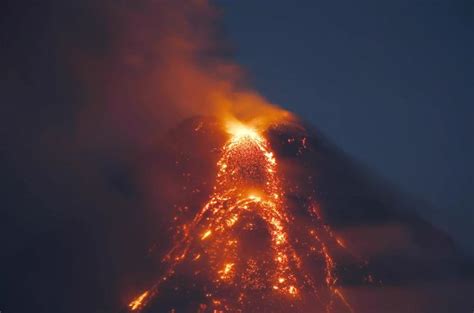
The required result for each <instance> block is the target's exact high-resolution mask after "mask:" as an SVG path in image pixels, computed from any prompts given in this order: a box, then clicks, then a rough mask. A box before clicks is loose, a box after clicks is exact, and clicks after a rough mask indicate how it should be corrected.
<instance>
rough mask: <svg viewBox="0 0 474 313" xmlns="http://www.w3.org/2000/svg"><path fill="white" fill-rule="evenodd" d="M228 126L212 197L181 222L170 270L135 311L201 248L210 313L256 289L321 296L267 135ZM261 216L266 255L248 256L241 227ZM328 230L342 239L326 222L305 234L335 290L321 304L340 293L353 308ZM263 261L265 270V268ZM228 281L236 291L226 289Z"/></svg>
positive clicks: (317, 220)
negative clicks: (298, 245)
mask: <svg viewBox="0 0 474 313" xmlns="http://www.w3.org/2000/svg"><path fill="white" fill-rule="evenodd" d="M229 129H230V131H229V132H230V134H231V137H230V139H229V140H228V141H227V142H226V143H225V145H224V147H223V148H222V155H221V158H220V160H219V161H218V163H217V167H218V172H217V177H216V182H215V185H214V191H213V194H212V196H211V197H210V199H209V200H208V202H207V203H206V204H205V205H204V206H203V207H202V209H201V210H200V211H199V212H198V213H197V214H196V216H195V217H194V219H193V220H192V222H190V223H189V224H187V225H182V229H183V233H184V235H183V236H182V239H181V240H179V242H177V243H176V244H175V245H174V247H173V248H172V250H171V251H170V252H169V253H168V254H167V255H166V256H165V260H166V261H167V262H169V267H168V271H167V272H166V273H165V274H164V275H163V276H162V277H161V278H160V279H159V280H158V282H157V283H156V284H155V285H154V286H153V287H152V288H151V289H150V290H148V291H145V292H143V293H142V294H141V295H139V296H138V297H137V298H136V299H135V300H133V301H132V302H131V303H130V304H129V309H130V311H135V312H136V311H141V310H142V309H143V308H145V307H146V306H147V304H148V303H149V302H150V301H151V300H152V299H153V298H155V297H156V296H158V290H159V288H160V285H161V284H163V283H164V282H165V281H167V280H169V279H170V278H171V276H173V275H174V274H175V271H176V267H177V265H178V264H180V263H182V262H183V261H184V260H188V261H190V262H197V261H198V260H199V259H200V258H201V256H202V255H205V256H206V257H207V260H208V263H209V264H208V266H209V267H210V269H211V272H212V273H213V274H212V275H213V277H212V278H210V279H211V281H212V284H213V289H212V290H210V291H209V293H208V296H209V297H210V300H211V301H210V307H208V308H209V309H211V311H210V312H229V311H230V312H234V311H235V312H242V308H244V307H245V305H246V301H248V300H246V299H248V298H249V296H250V294H251V293H253V292H263V293H271V294H272V295H275V296H277V297H282V298H284V301H289V302H298V301H302V298H303V295H304V296H307V295H308V294H311V295H312V297H313V298H315V299H319V301H322V300H321V299H320V294H319V290H318V288H319V287H318V286H320V284H319V283H318V282H317V281H316V280H315V279H314V278H313V277H312V275H310V274H309V273H307V272H306V271H305V269H304V267H303V266H302V263H303V262H302V256H300V255H299V254H298V253H297V249H295V247H294V245H293V242H292V241H291V239H290V233H289V229H290V227H291V222H292V220H293V217H292V216H291V215H290V214H289V212H287V209H286V207H285V193H284V192H283V190H282V187H281V183H280V179H279V176H278V168H277V161H276V159H275V156H274V154H273V152H272V151H271V149H270V147H269V144H268V142H267V140H266V139H265V138H264V137H263V136H262V135H261V134H260V133H258V132H257V131H256V130H253V129H251V128H248V127H245V126H243V125H240V124H237V125H234V126H232V127H230V128H229ZM308 210H309V212H308V213H309V214H310V216H312V218H313V221H312V222H313V224H315V225H320V226H321V225H322V223H321V217H320V215H319V212H318V210H317V209H316V206H315V205H312V206H311V208H310V209H308ZM258 223H260V224H262V225H264V226H265V228H266V230H267V232H268V236H269V241H268V242H269V247H268V251H269V254H268V255H267V254H263V253H261V254H258V253H253V252H250V253H249V255H245V253H244V254H243V253H242V252H241V251H242V250H241V238H240V234H241V233H242V230H243V231H252V230H253V229H254V228H256V227H257V224H258ZM323 237H324V238H331V240H334V241H337V240H336V239H335V237H334V236H333V234H332V232H331V230H330V229H329V228H328V227H326V226H321V227H315V228H311V229H310V230H308V233H307V237H306V238H307V239H306V241H307V242H308V246H310V250H311V252H314V251H315V250H317V251H315V252H314V254H315V255H319V256H321V257H322V258H323V259H324V264H325V265H324V266H325V270H324V273H325V277H324V279H323V282H324V285H325V287H326V289H327V290H329V293H330V300H329V301H327V303H325V304H324V307H325V309H326V311H327V312H330V311H331V308H332V306H333V304H334V300H335V299H339V302H340V303H341V304H342V305H343V306H345V308H346V310H347V311H352V308H351V307H350V305H349V304H348V302H347V301H346V300H345V298H344V296H343V294H342V291H341V290H340V289H338V288H337V287H336V282H337V278H336V277H335V275H334V268H335V263H334V260H333V257H332V256H331V255H330V252H329V249H328V247H327V245H326V243H325V240H323V239H322V238H323ZM338 243H339V245H341V242H340V241H338ZM195 246H199V249H197V248H195ZM197 251H201V252H197ZM308 253H309V252H308ZM267 256H269V257H267ZM259 268H260V269H261V268H265V269H266V271H265V272H264V273H263V272H262V271H259ZM229 288H230V289H232V290H233V291H234V292H229ZM226 292H227V293H226ZM230 293H232V296H231V295H230ZM232 297H233V298H232ZM229 298H232V299H229ZM262 301H263V300H262ZM199 312H201V311H199Z"/></svg>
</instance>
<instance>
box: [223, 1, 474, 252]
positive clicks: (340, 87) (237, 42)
mask: <svg viewBox="0 0 474 313" xmlns="http://www.w3.org/2000/svg"><path fill="white" fill-rule="evenodd" d="M218 3H219V4H220V5H221V6H222V8H223V9H224V25H225V27H226V32H227V34H228V35H229V37H230V40H231V42H232V44H233V45H234V46H235V54H236V58H237V62H238V63H240V64H242V65H243V66H244V67H245V68H246V69H247V70H248V72H249V76H250V78H251V79H252V82H253V84H254V86H255V87H256V88H257V89H258V90H259V91H260V92H261V93H262V94H263V95H264V96H266V97H267V98H268V99H269V100H271V101H272V102H274V103H277V104H280V105H281V106H283V107H285V108H287V109H289V110H291V111H294V112H296V113H297V114H299V115H301V116H302V117H303V118H305V119H307V120H309V121H310V122H311V123H312V124H314V125H315V126H317V127H318V128H319V129H320V130H321V131H323V132H324V133H325V134H326V135H327V136H328V137H330V138H331V139H332V140H333V141H334V142H335V143H336V144H338V145H339V146H340V147H341V148H342V149H343V150H345V151H346V152H347V153H349V154H350V155H352V156H354V157H355V158H356V159H358V160H360V161H362V162H363V163H365V164H366V165H367V166H368V167H370V168H372V169H373V170H374V171H375V172H376V173H378V174H380V175H381V176H384V177H386V178H387V179H388V180H389V181H391V182H392V183H394V184H396V185H397V186H399V187H400V188H401V189H402V190H403V191H406V192H408V193H410V194H412V195H414V196H416V197H419V198H420V199H422V200H425V201H427V202H429V203H430V204H431V208H432V209H430V210H429V211H424V212H422V214H423V215H424V216H425V217H427V218H428V219H430V220H432V221H433V222H434V223H435V224H437V225H440V226H442V227H443V228H444V229H446V230H448V231H449V232H450V233H451V234H452V235H453V236H454V237H455V238H456V239H457V240H458V241H460V242H461V243H462V244H463V246H464V247H465V248H468V249H469V250H470V251H471V253H472V252H473V251H474V244H473V243H472V242H471V239H472V237H473V231H472V229H473V228H474V215H473V209H472V208H473V206H474V188H473V187H474V186H473V172H474V166H473V165H472V160H473V158H474V152H473V143H474V141H473V138H472V134H473V133H474V126H473V122H474V107H473V101H472V100H473V97H472V93H473V85H474V84H473V79H472V70H473V66H472V65H473V63H472V55H474V53H473V49H472V48H473V46H472V39H473V38H474V32H473V25H472V21H473V20H474V14H473V3H472V1H421V0H416V1H413V0H398V1H306V0H305V1H297V2H293V1H288V0H286V1H280V0H272V1H262V0H259V1H237V0H220V1H218ZM469 238H471V239H469Z"/></svg>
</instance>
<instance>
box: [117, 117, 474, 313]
mask: <svg viewBox="0 0 474 313" xmlns="http://www.w3.org/2000/svg"><path fill="white" fill-rule="evenodd" d="M228 137H229V136H228V134H226V133H225V132H224V131H223V130H222V127H221V125H220V123H219V122H218V121H217V120H215V119H212V118H193V119H189V120H186V121H185V122H183V123H181V124H180V125H179V126H178V127H176V128H175V129H173V130H172V131H170V132H169V133H168V134H167V136H166V137H165V139H164V140H163V141H162V142H160V143H158V144H157V145H156V147H155V148H154V149H153V150H151V151H149V152H148V153H146V155H147V156H146V157H145V158H144V159H143V160H141V162H140V164H141V170H140V171H139V172H140V173H141V175H140V177H139V181H141V183H142V184H143V188H142V189H143V190H146V191H145V195H146V197H147V203H148V206H147V208H148V210H149V212H148V213H147V214H145V215H146V216H148V217H149V219H148V220H147V222H144V225H148V228H149V232H150V233H152V232H153V229H155V236H156V238H157V240H156V242H155V245H154V246H153V248H152V249H151V250H152V252H151V253H150V256H149V259H152V260H153V262H149V261H148V262H146V266H142V267H141V269H140V271H139V272H141V279H139V280H137V281H139V283H138V284H137V285H138V286H139V288H136V289H137V290H135V292H136V295H135V296H134V297H133V298H132V299H133V300H131V302H130V303H129V304H128V308H127V309H126V310H125V311H132V312H133V311H137V312H335V313H338V312H367V313H370V312H420V313H421V312H448V311H450V312H458V311H459V312H461V311H463V310H470V309H471V308H472V300H471V299H469V297H468V295H469V294H472V291H473V289H472V271H471V270H470V264H471V263H470V261H468V260H467V258H465V257H464V256H463V255H462V254H461V253H460V252H459V251H458V250H457V248H456V247H455V245H454V244H453V242H452V241H451V240H450V239H449V237H448V236H447V235H446V234H444V233H443V232H441V231H439V230H437V229H436V228H434V227H433V226H432V225H430V224H429V223H427V222H425V221H423V220H422V219H421V218H420V217H419V216H418V215H417V213H416V209H417V207H419V206H420V203H419V202H416V201H414V200H411V199H409V198H407V197H405V196H404V195H402V194H400V193H399V192H397V191H395V190H394V188H390V187H389V186H388V185H387V184H386V183H383V182H381V180H380V179H377V178H375V177H373V176H372V175H370V174H368V171H367V170H365V169H363V168H362V166H360V165H357V164H355V163H354V162H353V161H351V160H350V159H349V158H348V157H347V156H345V155H344V153H342V152H341V151H340V150H338V149H337V148H336V147H334V146H333V145H331V144H330V143H329V142H328V141H327V140H326V139H325V138H324V137H323V136H322V135H320V134H319V133H318V132H317V131H315V130H314V129H310V128H308V127H306V126H304V125H303V124H302V123H300V122H284V123H280V124H276V125H272V126H270V127H268V129H266V130H265V131H263V132H261V133H259V134H257V135H255V134H254V133H247V132H245V131H244V132H243V133H242V134H237V135H235V134H234V137H231V139H228ZM155 149H156V150H155ZM157 225H158V226H157Z"/></svg>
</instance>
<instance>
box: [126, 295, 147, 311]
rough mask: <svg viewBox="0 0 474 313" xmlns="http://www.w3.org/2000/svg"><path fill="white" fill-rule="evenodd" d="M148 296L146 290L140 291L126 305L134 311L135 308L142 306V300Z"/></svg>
mask: <svg viewBox="0 0 474 313" xmlns="http://www.w3.org/2000/svg"><path fill="white" fill-rule="evenodd" d="M147 296H148V291H145V292H144V293H142V294H141V295H140V296H138V297H137V298H136V299H135V300H133V301H132V302H130V304H129V305H128V307H129V308H130V310H131V311H136V310H137V309H139V308H140V307H142V306H143V304H144V300H145V299H146V297H147Z"/></svg>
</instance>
